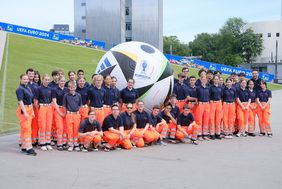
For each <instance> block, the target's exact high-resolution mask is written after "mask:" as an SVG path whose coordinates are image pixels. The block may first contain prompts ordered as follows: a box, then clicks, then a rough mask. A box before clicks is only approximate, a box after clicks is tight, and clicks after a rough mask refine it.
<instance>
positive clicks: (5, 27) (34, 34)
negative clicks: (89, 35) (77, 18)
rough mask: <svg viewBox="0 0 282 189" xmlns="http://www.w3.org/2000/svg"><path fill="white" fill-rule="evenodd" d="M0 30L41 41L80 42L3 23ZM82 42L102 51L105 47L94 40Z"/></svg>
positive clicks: (67, 37)
mask: <svg viewBox="0 0 282 189" xmlns="http://www.w3.org/2000/svg"><path fill="white" fill-rule="evenodd" d="M0 30H5V31H7V32H12V33H17V34H22V35H27V36H32V37H37V38H41V39H48V40H52V41H64V40H68V41H75V40H77V41H79V40H82V39H81V38H79V37H75V36H70V35H63V34H58V33H54V32H47V31H43V30H37V29H33V28H28V27H23V26H18V25H13V24H8V23H3V22H0ZM84 41H85V42H86V43H92V45H93V46H97V47H99V48H102V49H104V48H105V46H106V44H105V42H101V41H95V40H90V39H84Z"/></svg>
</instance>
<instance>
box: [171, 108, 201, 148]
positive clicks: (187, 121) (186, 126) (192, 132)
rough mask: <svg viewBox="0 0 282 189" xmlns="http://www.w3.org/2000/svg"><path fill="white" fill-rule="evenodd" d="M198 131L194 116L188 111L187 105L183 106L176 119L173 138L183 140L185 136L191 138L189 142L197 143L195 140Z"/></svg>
mask: <svg viewBox="0 0 282 189" xmlns="http://www.w3.org/2000/svg"><path fill="white" fill-rule="evenodd" d="M198 133H199V126H198V125H197V124H196V122H195V120H194V116H193V114H192V113H190V108H189V106H188V105H184V106H183V113H182V114H180V115H179V116H178V119H177V131H176V135H175V138H176V139H177V140H180V141H185V138H190V139H191V144H195V145H198V143H197V142H196V140H197V136H198Z"/></svg>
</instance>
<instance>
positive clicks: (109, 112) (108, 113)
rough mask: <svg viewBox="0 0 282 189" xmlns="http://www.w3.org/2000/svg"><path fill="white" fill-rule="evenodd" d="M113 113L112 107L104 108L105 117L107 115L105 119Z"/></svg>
mask: <svg viewBox="0 0 282 189" xmlns="http://www.w3.org/2000/svg"><path fill="white" fill-rule="evenodd" d="M111 113H112V109H111V107H104V115H105V117H107V116H108V115H110V114H111Z"/></svg>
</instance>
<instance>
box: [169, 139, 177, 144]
mask: <svg viewBox="0 0 282 189" xmlns="http://www.w3.org/2000/svg"><path fill="white" fill-rule="evenodd" d="M168 142H169V143H172V144H176V141H175V139H173V138H169V139H168Z"/></svg>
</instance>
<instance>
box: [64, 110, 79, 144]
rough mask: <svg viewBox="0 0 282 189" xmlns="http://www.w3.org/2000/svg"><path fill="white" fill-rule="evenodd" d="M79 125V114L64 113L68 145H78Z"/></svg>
mask: <svg viewBox="0 0 282 189" xmlns="http://www.w3.org/2000/svg"><path fill="white" fill-rule="evenodd" d="M79 125H80V114H68V113H67V115H66V128H67V135H68V144H69V146H78V129H79Z"/></svg>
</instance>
